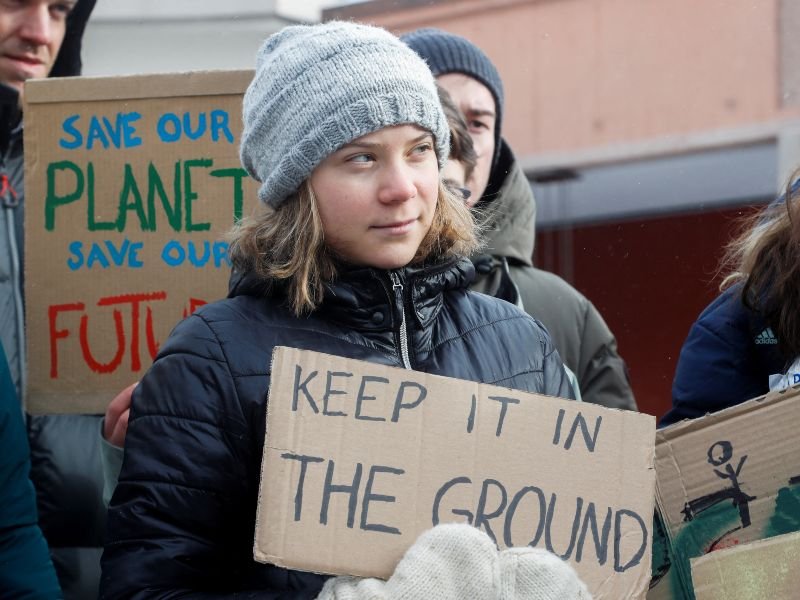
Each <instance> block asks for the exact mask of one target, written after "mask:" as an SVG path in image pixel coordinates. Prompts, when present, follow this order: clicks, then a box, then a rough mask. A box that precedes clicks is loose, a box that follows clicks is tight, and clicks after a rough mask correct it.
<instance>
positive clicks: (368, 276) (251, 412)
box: [101, 260, 572, 598]
mask: <svg viewBox="0 0 800 600" xmlns="http://www.w3.org/2000/svg"><path fill="white" fill-rule="evenodd" d="M392 274H393V275H394V276H396V277H397V278H398V280H397V281H396V282H395V284H399V285H401V286H402V288H400V287H397V286H396V285H393V282H392V280H391V278H390V277H391V275H392ZM473 276H474V271H473V267H472V264H471V263H470V262H469V261H467V260H453V261H450V262H448V263H445V264H441V265H439V266H436V267H430V268H427V269H424V270H423V269H414V268H410V267H409V268H405V269H401V270H398V271H394V272H392V273H389V272H386V271H376V270H372V269H359V270H353V271H350V272H348V273H345V274H343V275H342V277H341V278H340V279H339V280H338V282H337V283H336V284H335V285H333V286H330V287H329V289H328V292H327V293H326V297H325V299H324V301H323V303H322V305H321V307H320V308H319V309H318V310H316V311H315V312H314V313H312V314H311V315H310V316H309V317H307V318H300V319H298V318H296V317H294V316H293V315H292V314H291V312H290V311H289V310H288V308H287V307H286V306H285V304H284V303H282V302H281V300H280V296H279V295H278V294H277V293H276V294H273V295H272V296H267V295H264V293H263V290H259V286H258V285H254V283H253V279H251V278H245V280H244V281H242V282H241V283H240V285H238V286H237V288H236V289H235V290H234V291H233V292H232V297H229V298H228V299H227V300H223V301H221V302H217V303H214V304H210V305H207V306H204V307H203V308H202V309H200V310H199V311H197V312H196V313H195V314H194V315H192V316H191V317H189V318H187V319H186V320H184V321H183V322H181V323H180V324H179V325H178V326H177V327H176V328H175V330H174V331H173V333H172V335H171V336H170V338H169V339H168V341H167V342H166V344H165V345H164V347H163V348H162V350H161V351H160V353H159V356H158V357H157V358H156V361H155V363H154V364H153V366H152V367H151V369H150V371H149V372H148V373H147V374H146V375H145V377H144V378H143V379H142V381H141V383H140V384H139V386H138V387H137V388H136V391H135V393H134V396H133V406H132V410H131V421H130V425H129V428H128V435H127V439H126V446H125V460H124V464H123V467H122V472H121V474H120V479H119V484H118V486H117V488H116V491H115V493H114V497H113V499H112V501H111V506H110V508H109V513H108V541H107V543H106V549H105V552H104V554H103V561H102V565H103V576H102V582H101V596H102V597H103V598H156V597H173V595H179V594H181V593H191V592H205V594H204V595H203V597H204V598H205V597H217V596H226V595H228V594H233V593H235V592H239V593H241V592H244V591H249V592H251V593H252V595H247V597H258V598H313V597H314V596H316V594H317V593H318V591H319V589H320V587H321V585H322V583H323V581H324V578H323V577H321V576H316V575H310V574H303V573H299V572H296V571H287V570H285V569H281V568H278V567H273V566H266V565H261V564H258V563H255V562H254V561H253V559H252V548H253V534H254V525H255V513H256V502H257V498H258V482H259V474H260V463H261V456H262V451H263V444H264V435H265V432H264V429H265V423H266V417H265V409H266V402H267V390H268V388H269V378H270V371H269V366H270V360H271V356H272V350H273V348H274V347H275V346H293V347H296V348H302V349H308V350H317V351H321V352H326V353H330V354H335V355H339V356H344V357H348V358H356V359H361V360H368V361H372V362H376V363H382V364H387V365H393V366H401V367H402V366H403V358H402V352H401V343H400V339H401V333H400V332H401V323H402V321H403V315H404V314H405V321H406V330H407V339H408V359H409V361H410V363H411V365H412V367H413V368H414V369H416V370H419V371H425V372H429V373H436V374H438V375H446V376H449V377H458V378H462V379H469V380H473V381H480V382H485V383H493V384H500V385H503V386H507V387H512V388H516V389H521V390H527V391H532V392H538V393H543V394H548V395H553V396H562V397H572V390H571V388H570V385H569V383H568V381H567V379H566V376H565V374H564V370H563V368H562V364H561V360H560V358H559V357H558V354H557V353H556V352H555V350H554V349H553V346H552V344H551V342H550V339H549V337H548V336H547V334H546V333H545V331H544V329H543V328H542V326H541V325H540V324H539V323H538V322H537V321H535V320H534V319H532V318H531V317H529V316H528V315H526V314H525V313H523V312H522V311H520V310H518V309H517V308H516V307H514V306H512V305H511V304H508V303H506V302H502V301H499V300H497V299H495V298H491V297H488V296H485V295H483V294H476V293H473V292H468V291H466V287H467V285H468V284H469V282H470V281H471V280H472V277H473ZM396 294H400V296H401V297H402V303H399V302H398V300H397V296H396ZM520 337H523V338H524V339H530V340H537V343H534V344H530V345H527V344H526V345H525V348H526V351H525V352H521V351H519V350H518V348H520V345H519V344H517V343H516V340H518V339H520Z"/></svg>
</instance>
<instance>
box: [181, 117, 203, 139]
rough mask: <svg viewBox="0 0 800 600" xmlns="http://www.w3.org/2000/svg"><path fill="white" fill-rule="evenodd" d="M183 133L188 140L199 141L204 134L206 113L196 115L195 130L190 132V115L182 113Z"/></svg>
mask: <svg viewBox="0 0 800 600" xmlns="http://www.w3.org/2000/svg"><path fill="white" fill-rule="evenodd" d="M183 131H184V132H185V133H186V137H188V138H189V139H190V140H196V139H199V138H200V137H201V136H202V135H203V134H204V133H205V132H206V113H204V112H203V113H200V114H199V115H197V129H195V130H194V131H192V113H188V112H185V113H183Z"/></svg>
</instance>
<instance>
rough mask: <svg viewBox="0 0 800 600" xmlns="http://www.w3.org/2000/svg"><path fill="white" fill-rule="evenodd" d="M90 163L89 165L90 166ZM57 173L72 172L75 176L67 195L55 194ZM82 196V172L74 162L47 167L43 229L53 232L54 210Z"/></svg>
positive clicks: (55, 163)
mask: <svg viewBox="0 0 800 600" xmlns="http://www.w3.org/2000/svg"><path fill="white" fill-rule="evenodd" d="M91 164H92V163H89V165H91ZM58 171H72V172H73V173H74V174H75V189H74V190H73V191H72V192H70V193H69V194H65V195H63V196H59V195H57V194H56V191H55V188H56V173H57V172H58ZM81 194H83V171H81V169H80V167H78V165H76V164H75V163H74V162H71V161H68V160H62V161H59V162H54V163H50V164H49V165H47V195H46V196H45V200H44V227H45V229H46V230H47V231H53V229H54V228H55V226H56V208H57V207H59V206H63V205H64V204H69V203H70V202H75V200H77V199H78V198H80V197H81Z"/></svg>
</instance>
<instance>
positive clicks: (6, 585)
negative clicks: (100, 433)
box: [0, 345, 61, 600]
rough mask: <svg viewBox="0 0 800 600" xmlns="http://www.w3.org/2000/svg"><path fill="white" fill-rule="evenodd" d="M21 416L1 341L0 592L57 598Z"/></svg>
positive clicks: (36, 598)
mask: <svg viewBox="0 0 800 600" xmlns="http://www.w3.org/2000/svg"><path fill="white" fill-rule="evenodd" d="M30 468H31V462H30V455H29V450H28V439H27V436H26V435H25V421H24V420H23V416H22V411H21V410H20V407H19V402H17V394H16V393H15V390H14V385H13V383H12V381H11V373H10V372H9V370H8V363H7V362H6V355H5V353H4V352H3V346H2V345H0V597H3V598H9V599H16V598H19V599H22V598H24V599H26V600H39V599H41V600H53V599H55V598H61V590H60V589H59V587H58V579H57V578H56V572H55V570H54V569H53V563H52V562H51V561H50V555H49V554H48V552H47V543H46V542H45V541H44V536H43V535H42V531H41V529H39V525H38V523H37V515H36V492H35V491H34V489H33V484H32V483H31V480H30V479H29V477H28V474H29V472H30Z"/></svg>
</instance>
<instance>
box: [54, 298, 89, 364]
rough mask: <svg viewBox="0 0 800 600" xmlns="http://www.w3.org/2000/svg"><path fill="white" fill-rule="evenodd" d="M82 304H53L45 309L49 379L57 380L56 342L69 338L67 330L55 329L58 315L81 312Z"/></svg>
mask: <svg viewBox="0 0 800 600" xmlns="http://www.w3.org/2000/svg"><path fill="white" fill-rule="evenodd" d="M83 308H84V304H83V302H74V303H72V304H53V305H51V306H49V307H48V308H47V317H48V319H49V324H50V327H49V329H50V379H58V340H59V339H61V338H65V337H68V336H69V329H56V318H57V317H58V313H60V312H62V311H67V310H83Z"/></svg>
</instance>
